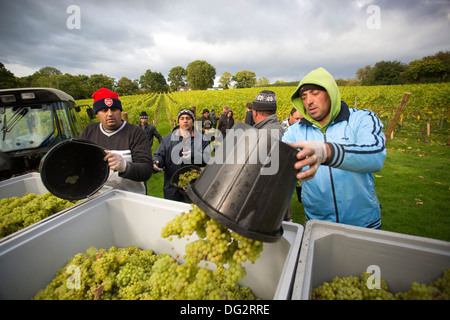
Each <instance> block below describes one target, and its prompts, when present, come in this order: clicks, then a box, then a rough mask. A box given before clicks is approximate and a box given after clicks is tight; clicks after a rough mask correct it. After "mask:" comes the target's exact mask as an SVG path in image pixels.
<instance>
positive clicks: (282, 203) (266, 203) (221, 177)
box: [187, 122, 298, 242]
mask: <svg viewBox="0 0 450 320" xmlns="http://www.w3.org/2000/svg"><path fill="white" fill-rule="evenodd" d="M270 133H271V131H270V130H265V129H259V130H258V129H256V128H253V127H251V126H248V125H246V124H244V123H242V122H237V123H236V124H235V125H234V126H233V128H232V130H230V131H229V132H228V133H227V135H226V137H225V139H224V141H223V143H222V144H221V146H220V147H219V148H218V149H217V150H216V154H215V156H214V157H213V158H212V159H211V161H210V162H209V163H208V165H207V166H206V167H205V168H204V170H203V172H202V174H201V175H200V177H198V178H197V179H196V180H195V182H194V183H192V184H189V185H188V188H187V194H188V196H189V198H190V199H191V200H192V202H193V203H195V204H196V205H197V206H198V207H199V208H200V209H202V210H203V211H204V212H205V213H206V214H207V215H208V216H209V217H211V218H212V219H214V220H216V221H217V222H219V223H221V224H222V225H223V226H225V227H227V228H229V229H231V230H233V231H235V232H237V233H239V234H240V235H242V236H244V237H246V238H249V239H254V240H258V241H263V242H276V241H278V240H279V239H280V237H281V236H282V235H283V228H282V222H283V219H284V217H285V214H286V211H287V209H288V208H289V205H290V201H291V198H292V195H293V193H294V190H295V185H296V183H297V178H296V170H295V169H294V163H295V162H296V154H297V152H298V151H297V150H296V149H295V148H292V147H291V146H289V145H287V144H285V143H283V142H281V141H280V140H279V138H278V139H277V138H274V137H273V136H272V137H271V135H270ZM255 160H256V161H255Z"/></svg>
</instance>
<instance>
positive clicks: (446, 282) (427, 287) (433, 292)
mask: <svg viewBox="0 0 450 320" xmlns="http://www.w3.org/2000/svg"><path fill="white" fill-rule="evenodd" d="M395 297H396V298H397V299H398V300H450V269H447V270H444V271H443V272H442V277H440V278H438V279H437V280H436V281H434V282H431V283H428V284H420V283H418V282H413V283H412V284H411V288H410V289H409V290H408V291H406V292H398V293H396V294H395Z"/></svg>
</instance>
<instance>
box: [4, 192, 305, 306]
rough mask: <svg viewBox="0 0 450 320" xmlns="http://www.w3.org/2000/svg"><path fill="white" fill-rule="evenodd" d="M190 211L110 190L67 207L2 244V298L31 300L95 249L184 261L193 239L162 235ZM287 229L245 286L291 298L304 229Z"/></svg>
mask: <svg viewBox="0 0 450 320" xmlns="http://www.w3.org/2000/svg"><path fill="white" fill-rule="evenodd" d="M190 208H191V207H190V205H189V204H186V203H182V202H175V201H169V200H165V199H160V198H155V197H150V196H144V195H140V194H136V193H131V192H126V191H119V190H111V191H109V192H106V193H104V194H102V195H100V196H98V197H96V198H95V199H92V200H90V201H88V202H85V203H84V204H81V205H79V206H77V207H76V208H74V209H72V210H71V209H68V211H67V212H66V213H65V214H64V215H60V216H58V217H55V218H54V219H51V220H49V221H47V222H46V223H43V224H40V225H39V226H35V227H31V228H29V229H27V230H26V231H25V232H22V233H21V234H20V236H17V237H14V238H12V239H9V240H8V241H6V242H3V243H1V244H0V298H1V299H30V298H32V297H33V296H34V295H35V294H36V293H37V291H38V290H39V289H41V288H43V287H45V286H46V285H47V284H48V283H49V282H50V281H51V280H52V279H53V278H54V277H55V274H56V272H57V270H58V269H60V268H62V267H63V266H65V265H66V263H67V261H68V259H69V258H70V257H72V256H74V255H75V254H77V253H80V252H81V253H84V252H85V251H86V249H88V248H89V247H91V246H95V247H96V248H105V249H108V248H110V247H111V246H117V247H126V246H130V245H135V246H137V247H139V248H141V249H144V250H146V249H153V250H154V251H155V252H156V253H168V254H171V255H172V256H173V257H174V258H175V257H176V256H177V254H179V256H180V257H182V256H183V255H184V253H185V245H186V244H187V243H188V241H187V240H186V239H184V238H183V239H178V238H177V237H173V240H172V241H169V240H168V239H165V238H162V237H161V236H160V234H161V230H162V228H163V226H165V225H166V224H167V222H168V221H170V220H172V219H173V218H174V217H175V215H177V214H179V213H181V212H183V211H187V210H189V209H190ZM283 229H284V235H283V237H282V238H281V239H280V240H279V241H278V242H276V243H265V244H264V250H263V252H262V253H261V257H260V258H259V259H258V260H257V261H256V263H255V264H251V263H247V264H246V265H245V266H246V267H247V276H246V277H245V278H244V280H243V281H242V284H243V285H247V286H249V287H250V288H251V289H252V290H253V292H254V294H256V296H258V297H260V298H263V299H289V297H290V294H291V291H290V289H291V285H292V281H293V276H294V272H295V266H296V263H297V258H298V251H299V248H300V243H301V238H302V234H303V227H302V226H301V225H299V224H296V223H288V222H286V223H283ZM189 239H190V241H193V240H195V239H196V237H195V236H190V237H189ZM178 260H179V261H180V260H181V258H180V259H178Z"/></svg>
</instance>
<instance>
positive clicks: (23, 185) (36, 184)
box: [0, 172, 48, 199]
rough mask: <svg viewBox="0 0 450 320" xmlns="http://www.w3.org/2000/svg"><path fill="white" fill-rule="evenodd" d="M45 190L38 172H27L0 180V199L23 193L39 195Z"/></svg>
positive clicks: (20, 195)
mask: <svg viewBox="0 0 450 320" xmlns="http://www.w3.org/2000/svg"><path fill="white" fill-rule="evenodd" d="M47 192H48V190H47V188H46V187H45V186H44V184H43V183H42V180H41V175H40V174H39V173H38V172H32V173H27V174H24V175H21V176H17V177H13V178H10V179H8V180H4V181H1V182H0V199H4V198H12V197H22V196H23V195H24V194H25V193H34V194H37V195H40V194H44V193H47Z"/></svg>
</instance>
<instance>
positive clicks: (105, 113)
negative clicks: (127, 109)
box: [97, 108, 122, 130]
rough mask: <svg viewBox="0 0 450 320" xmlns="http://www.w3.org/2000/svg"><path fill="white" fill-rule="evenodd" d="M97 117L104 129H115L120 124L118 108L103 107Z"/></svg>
mask: <svg viewBox="0 0 450 320" xmlns="http://www.w3.org/2000/svg"><path fill="white" fill-rule="evenodd" d="M97 118H98V120H99V121H100V123H101V124H102V126H103V128H104V129H105V130H116V129H118V128H119V127H120V125H121V124H122V111H121V110H120V109H119V108H103V109H100V110H99V111H98V112H97Z"/></svg>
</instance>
